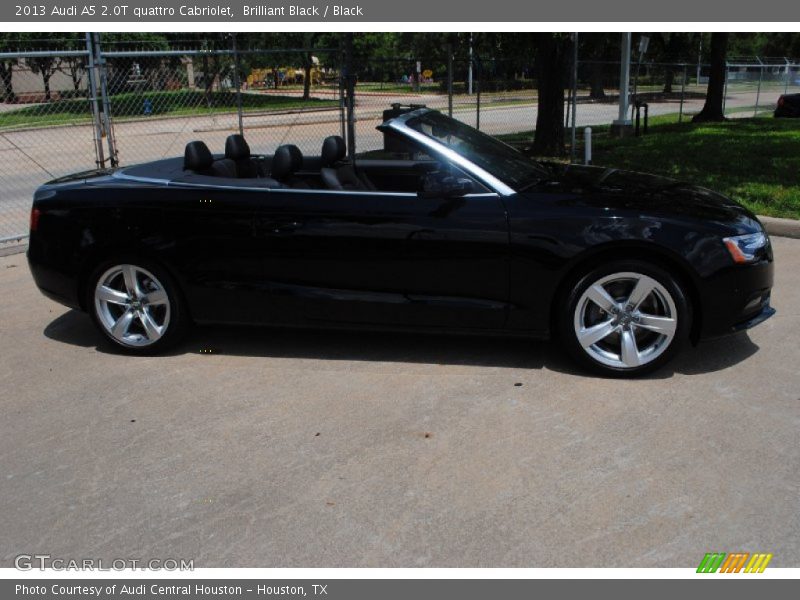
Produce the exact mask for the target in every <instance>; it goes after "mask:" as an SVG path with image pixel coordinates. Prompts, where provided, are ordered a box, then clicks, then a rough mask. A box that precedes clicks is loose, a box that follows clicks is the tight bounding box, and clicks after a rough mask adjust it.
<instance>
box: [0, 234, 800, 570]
mask: <svg viewBox="0 0 800 600" xmlns="http://www.w3.org/2000/svg"><path fill="white" fill-rule="evenodd" d="M773 244H774V246H775V254H776V261H777V272H776V279H777V281H776V288H775V290H774V293H773V305H774V306H775V307H776V308H777V310H778V314H777V315H776V316H775V317H774V318H773V319H771V320H769V321H767V322H766V323H764V324H763V325H761V326H759V327H758V328H756V329H754V330H752V331H751V332H749V333H748V334H742V335H739V336H737V337H734V338H729V339H725V340H720V341H716V342H708V343H705V344H703V345H701V346H700V347H698V348H694V349H688V350H687V351H685V352H684V353H683V354H682V355H681V356H680V357H679V358H678V359H677V360H676V361H675V362H674V363H672V364H671V365H670V366H669V367H667V368H666V369H665V370H662V371H660V372H658V373H656V374H655V375H653V376H651V377H649V378H646V379H642V380H636V381H615V380H606V379H598V378H593V377H589V376H587V375H585V374H583V373H581V372H578V371H576V370H575V369H574V368H573V367H572V365H571V364H570V363H569V361H568V360H567V359H566V358H564V357H563V356H562V355H561V353H560V352H559V351H558V350H556V348H555V346H554V345H552V344H549V343H543V342H531V341H521V340H502V339H491V340H486V339H472V338H450V337H422V336H398V335H380V334H353V333H330V332H328V333H326V332H292V331H274V330H266V329H264V330H258V329H224V328H200V329H197V330H196V331H195V332H194V333H193V334H192V336H191V337H190V339H188V340H187V341H186V342H185V343H184V344H183V345H182V346H181V347H180V348H179V349H178V350H177V351H175V352H173V353H172V354H170V355H169V356H163V357H153V358H132V357H125V356H121V355H117V354H114V353H112V352H110V351H109V349H108V347H107V346H106V345H105V344H104V343H103V342H102V341H101V339H100V337H99V334H97V333H95V330H94V329H93V328H92V326H91V324H90V322H89V319H88V317H86V316H85V315H82V314H80V313H77V312H74V311H70V310H68V309H66V308H63V307H61V306H60V305H57V304H55V303H53V302H51V301H49V300H47V299H45V298H44V297H42V296H41V295H40V294H39V292H38V291H37V290H36V289H35V287H34V284H33V282H32V280H31V277H30V274H29V272H28V268H27V264H26V261H25V257H24V255H23V254H16V255H12V256H6V257H3V258H0V291H2V299H3V301H2V303H0V323H1V324H2V326H1V327H0V347H2V353H3V360H2V363H0V379H1V381H2V384H1V385H2V396H1V397H2V419H0V481H2V485H1V486H0V531H2V532H3V535H2V537H0V564H2V566H13V558H14V556H16V555H17V554H23V553H24V554H35V553H45V554H50V555H52V556H54V557H62V558H65V559H82V558H103V559H104V560H111V559H114V558H137V559H151V558H155V559H166V558H183V559H193V560H194V564H195V566H196V567H223V566H239V567H256V566H257V567H277V566H285V567H299V566H304V567H339V566H342V567H344V566H352V567H362V566H365V567H370V566H395V567H401V566H405V567H417V566H420V567H429V566H438V567H466V566H474V567H481V566H483V567H496V566H507V567H523V566H537V567H553V566H558V567H568V566H573V567H589V566H595V567H622V566H629V567H653V566H656V567H695V566H696V565H697V564H698V563H699V561H700V559H701V558H702V557H703V555H704V554H705V553H706V552H710V551H722V552H733V551H747V552H770V553H773V554H774V559H773V561H772V563H771V566H773V567H798V566H800V444H798V439H799V436H798V431H800V368H799V367H798V365H799V364H800V345H799V344H798V340H800V240H790V239H787V238H774V239H773Z"/></svg>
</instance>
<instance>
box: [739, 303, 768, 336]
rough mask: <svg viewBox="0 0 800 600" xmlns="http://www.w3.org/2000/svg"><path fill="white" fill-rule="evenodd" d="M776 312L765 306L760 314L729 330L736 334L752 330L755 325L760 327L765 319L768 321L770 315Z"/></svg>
mask: <svg viewBox="0 0 800 600" xmlns="http://www.w3.org/2000/svg"><path fill="white" fill-rule="evenodd" d="M776 312H777V311H776V310H775V309H774V308H772V307H771V306H770V305H769V304H767V305H766V306H765V307H764V308H762V309H761V312H760V313H758V314H757V315H755V316H753V317H751V318H749V319H748V320H747V321H744V322H742V323H737V324H736V325H734V326H733V327H732V328H731V333H736V332H738V331H745V330H746V329H752V328H753V327H755V326H756V325H760V324H761V323H763V322H764V321H766V320H767V319H769V318H770V317H771V316H772V315H774V314H775V313H776Z"/></svg>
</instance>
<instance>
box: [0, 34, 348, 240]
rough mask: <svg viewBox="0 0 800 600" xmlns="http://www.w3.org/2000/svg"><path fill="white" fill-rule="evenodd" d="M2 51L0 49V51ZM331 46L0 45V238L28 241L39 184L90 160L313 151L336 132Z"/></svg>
mask: <svg viewBox="0 0 800 600" xmlns="http://www.w3.org/2000/svg"><path fill="white" fill-rule="evenodd" d="M0 50H2V49H0ZM340 63H341V56H340V52H339V50H338V49H333V50H331V49H324V48H322V49H278V50H271V49H270V50H261V49H256V50H252V49H241V50H239V49H236V47H235V38H234V39H233V46H232V47H229V48H211V49H209V48H187V49H156V50H153V49H141V48H138V49H130V48H128V49H124V48H123V49H119V48H118V47H114V46H110V47H109V48H106V47H104V46H103V45H102V44H101V43H100V42H99V40H98V38H97V37H96V36H95V37H93V38H90V39H89V40H88V42H87V50H72V51H25V52H0V79H2V90H3V93H2V97H0V100H2V102H1V103H0V152H1V153H2V158H3V160H2V161H0V243H1V244H12V243H17V242H19V241H21V240H24V239H25V237H26V235H27V229H28V215H29V211H30V204H31V198H32V196H33V192H34V191H35V189H36V188H37V187H38V186H39V185H41V184H42V183H44V182H45V181H48V180H51V179H54V178H57V177H60V176H63V175H66V174H69V173H75V172H80V171H86V170H89V169H93V168H98V167H100V168H103V167H114V166H117V165H130V164H136V163H140V162H146V161H152V160H157V159H159V158H164V157H169V156H176V155H180V154H182V153H183V149H184V147H185V145H186V144H187V143H188V142H190V141H193V140H202V141H204V142H205V143H206V144H207V145H208V146H209V148H210V149H211V151H212V152H214V153H219V154H221V153H223V152H224V147H225V139H226V138H227V136H229V135H230V134H232V133H244V134H245V136H246V138H247V140H248V143H249V144H250V146H251V151H252V152H253V153H254V154H271V153H273V152H274V151H275V149H276V148H277V147H278V146H280V145H281V144H284V143H293V144H296V145H298V146H299V147H300V149H301V150H302V151H303V152H304V153H306V154H319V151H320V148H321V145H322V141H323V139H324V138H325V137H326V136H328V135H331V134H341V133H342V131H343V124H344V109H343V107H344V105H343V102H342V93H341V82H340V79H341V77H340V73H341V64H340Z"/></svg>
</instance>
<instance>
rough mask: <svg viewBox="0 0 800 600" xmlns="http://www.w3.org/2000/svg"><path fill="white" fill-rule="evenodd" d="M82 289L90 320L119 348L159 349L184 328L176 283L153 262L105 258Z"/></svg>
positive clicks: (135, 351)
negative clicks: (86, 287)
mask: <svg viewBox="0 0 800 600" xmlns="http://www.w3.org/2000/svg"><path fill="white" fill-rule="evenodd" d="M87 291H88V298H87V307H88V308H89V311H90V313H91V315H92V318H93V320H94V322H95V325H96V326H97V328H98V329H99V330H100V331H101V332H102V333H103V334H104V335H105V336H106V337H107V338H108V339H109V340H110V341H111V342H113V343H114V344H115V346H116V347H117V348H119V349H121V350H124V351H125V352H128V353H131V354H152V353H155V352H160V351H162V350H164V349H166V348H167V347H169V346H171V345H172V344H174V343H175V342H177V341H178V340H179V339H180V338H181V337H182V335H183V333H184V332H185V329H186V324H187V321H188V315H187V314H186V310H185V308H184V305H183V302H182V299H181V296H180V293H179V291H178V288H177V286H176V285H175V283H174V281H173V280H172V278H171V277H170V275H169V274H168V273H167V272H166V271H165V270H164V269H162V268H160V267H159V266H158V265H155V264H148V263H147V262H144V261H142V260H139V259H131V258H127V259H120V260H115V261H112V262H110V263H105V264H103V265H101V266H99V267H98V268H97V269H96V270H95V271H94V273H93V275H92V276H91V277H90V283H89V286H88V290H87Z"/></svg>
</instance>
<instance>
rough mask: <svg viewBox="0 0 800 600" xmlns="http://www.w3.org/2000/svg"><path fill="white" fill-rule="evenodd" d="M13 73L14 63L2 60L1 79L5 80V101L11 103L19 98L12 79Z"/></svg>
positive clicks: (0, 67)
mask: <svg viewBox="0 0 800 600" xmlns="http://www.w3.org/2000/svg"><path fill="white" fill-rule="evenodd" d="M13 74H14V63H12V62H5V61H0V79H2V80H3V102H8V103H11V102H14V101H16V99H17V95H16V94H15V93H14V86H13V85H12V80H11V79H12V76H13Z"/></svg>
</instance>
